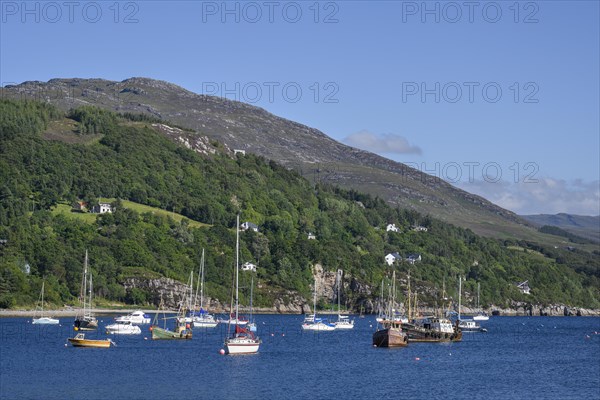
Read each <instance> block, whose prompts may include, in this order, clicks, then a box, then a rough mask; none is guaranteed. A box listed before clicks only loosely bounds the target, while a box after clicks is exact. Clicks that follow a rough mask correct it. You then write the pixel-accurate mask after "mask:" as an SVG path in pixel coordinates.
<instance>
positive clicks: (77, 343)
mask: <svg viewBox="0 0 600 400" xmlns="http://www.w3.org/2000/svg"><path fill="white" fill-rule="evenodd" d="M68 340H69V343H71V344H72V345H73V347H96V348H108V347H110V345H111V344H115V343H114V342H113V341H112V340H110V339H101V340H96V339H86V338H85V333H78V334H77V335H75V337H74V338H68Z"/></svg>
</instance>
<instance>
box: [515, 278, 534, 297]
mask: <svg viewBox="0 0 600 400" xmlns="http://www.w3.org/2000/svg"><path fill="white" fill-rule="evenodd" d="M517 288H519V290H520V291H521V293H523V294H530V293H529V291H530V290H531V289H530V287H529V281H528V280H527V281H525V282H521V283H517Z"/></svg>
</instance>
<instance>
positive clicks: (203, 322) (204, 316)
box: [192, 249, 218, 328]
mask: <svg viewBox="0 0 600 400" xmlns="http://www.w3.org/2000/svg"><path fill="white" fill-rule="evenodd" d="M199 274H200V276H199V277H198V278H199V281H200V311H198V312H194V315H193V319H192V322H193V323H194V328H214V327H215V326H217V325H218V322H217V320H216V319H215V317H214V316H213V315H212V314H210V313H209V312H208V311H206V310H204V308H203V305H204V249H202V258H201V261H200V271H199ZM197 298H198V288H196V299H197ZM195 302H196V301H195V300H194V310H196V304H195Z"/></svg>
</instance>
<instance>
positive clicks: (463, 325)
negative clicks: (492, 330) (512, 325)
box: [458, 319, 487, 332]
mask: <svg viewBox="0 0 600 400" xmlns="http://www.w3.org/2000/svg"><path fill="white" fill-rule="evenodd" d="M458 327H459V328H460V330H461V331H463V332H487V329H485V328H482V327H481V325H479V324H478V323H477V322H475V321H473V320H472V319H461V320H459V321H458Z"/></svg>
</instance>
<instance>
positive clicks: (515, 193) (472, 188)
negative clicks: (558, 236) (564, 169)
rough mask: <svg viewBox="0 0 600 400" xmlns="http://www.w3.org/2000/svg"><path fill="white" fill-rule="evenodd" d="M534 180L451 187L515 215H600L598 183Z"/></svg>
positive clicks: (478, 181)
mask: <svg viewBox="0 0 600 400" xmlns="http://www.w3.org/2000/svg"><path fill="white" fill-rule="evenodd" d="M536 180H537V182H535V183H534V182H531V183H525V182H519V183H510V182H506V181H500V182H497V183H493V182H486V181H482V180H475V181H473V182H471V183H469V182H460V183H456V184H455V185H457V186H459V187H460V188H461V189H464V190H466V191H468V192H471V193H474V194H478V195H480V196H482V197H485V198H486V199H488V200H489V201H491V202H492V203H495V204H497V205H499V206H500V207H503V208H506V209H508V210H511V211H514V212H515V213H517V214H522V215H525V214H557V213H569V214H579V215H599V214H600V181H597V180H596V181H591V182H584V181H582V180H580V179H577V180H572V181H566V180H562V179H553V178H537V179H536Z"/></svg>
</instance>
